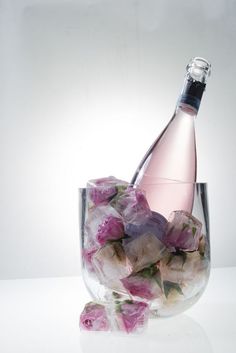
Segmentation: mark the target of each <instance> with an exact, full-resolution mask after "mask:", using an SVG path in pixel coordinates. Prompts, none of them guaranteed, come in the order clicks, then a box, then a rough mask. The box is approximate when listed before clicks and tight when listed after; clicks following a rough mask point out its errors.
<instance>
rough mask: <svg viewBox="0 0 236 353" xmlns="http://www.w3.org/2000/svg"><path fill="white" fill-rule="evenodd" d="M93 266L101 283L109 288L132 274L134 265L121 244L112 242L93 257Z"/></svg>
mask: <svg viewBox="0 0 236 353" xmlns="http://www.w3.org/2000/svg"><path fill="white" fill-rule="evenodd" d="M93 264H94V268H95V271H96V273H97V276H98V278H99V280H100V282H101V283H102V284H104V285H106V286H108V287H109V288H112V287H113V285H112V283H114V282H117V280H119V279H121V278H124V277H127V276H129V275H130V273H131V272H132V265H131V263H130V261H129V259H128V258H127V256H126V255H125V252H124V250H123V247H122V245H121V244H120V243H119V242H111V243H109V244H106V245H104V246H103V247H102V248H100V249H99V250H98V251H97V252H96V254H95V255H94V256H93ZM113 289H114V290H115V288H113Z"/></svg>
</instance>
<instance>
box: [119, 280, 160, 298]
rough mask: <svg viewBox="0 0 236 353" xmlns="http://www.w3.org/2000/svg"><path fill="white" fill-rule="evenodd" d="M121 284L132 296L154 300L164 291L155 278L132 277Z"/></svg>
mask: <svg viewBox="0 0 236 353" xmlns="http://www.w3.org/2000/svg"><path fill="white" fill-rule="evenodd" d="M121 282H122V284H123V286H124V287H125V288H126V289H127V290H128V292H129V293H130V294H131V295H132V296H136V297H139V298H143V299H147V300H153V299H155V298H158V297H160V296H161V294H162V289H161V288H160V286H159V285H158V283H157V282H156V280H155V279H154V278H150V277H146V278H145V277H143V276H140V275H131V276H129V277H127V278H123V279H122V280H121Z"/></svg>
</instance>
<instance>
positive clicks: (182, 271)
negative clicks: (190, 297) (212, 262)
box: [158, 251, 209, 286]
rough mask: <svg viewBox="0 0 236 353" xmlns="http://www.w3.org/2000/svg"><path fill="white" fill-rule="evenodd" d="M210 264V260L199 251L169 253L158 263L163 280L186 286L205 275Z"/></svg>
mask: <svg viewBox="0 0 236 353" xmlns="http://www.w3.org/2000/svg"><path fill="white" fill-rule="evenodd" d="M208 266H209V262H208V260H207V259H206V258H204V257H202V256H201V254H200V253H199V251H193V252H189V253H185V252H179V253H175V254H173V253H172V254H169V255H167V256H165V257H164V258H162V259H161V261H160V262H159V265H158V267H159V269H160V272H161V277H162V280H163V281H169V282H173V283H178V284H180V285H184V286H185V285H186V284H187V283H192V282H195V281H198V280H199V279H200V278H201V277H202V276H204V273H205V271H206V270H207V268H208Z"/></svg>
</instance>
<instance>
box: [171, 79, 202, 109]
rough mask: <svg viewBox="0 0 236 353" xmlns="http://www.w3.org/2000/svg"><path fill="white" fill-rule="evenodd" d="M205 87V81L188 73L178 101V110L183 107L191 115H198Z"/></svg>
mask: <svg viewBox="0 0 236 353" xmlns="http://www.w3.org/2000/svg"><path fill="white" fill-rule="evenodd" d="M205 87H206V84H205V83H202V82H199V81H196V80H194V79H193V78H192V77H191V76H188V75H187V77H186V79H185V82H184V87H183V90H182V93H181V95H180V97H179V100H178V102H177V106H176V111H178V110H179V109H181V110H184V111H186V112H188V113H189V114H191V115H197V113H198V110H199V107H200V103H201V99H202V95H203V92H204V90H205Z"/></svg>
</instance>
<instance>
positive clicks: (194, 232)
mask: <svg viewBox="0 0 236 353" xmlns="http://www.w3.org/2000/svg"><path fill="white" fill-rule="evenodd" d="M196 231H197V228H196V227H192V233H193V237H194V236H195V234H196Z"/></svg>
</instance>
